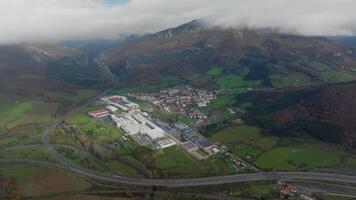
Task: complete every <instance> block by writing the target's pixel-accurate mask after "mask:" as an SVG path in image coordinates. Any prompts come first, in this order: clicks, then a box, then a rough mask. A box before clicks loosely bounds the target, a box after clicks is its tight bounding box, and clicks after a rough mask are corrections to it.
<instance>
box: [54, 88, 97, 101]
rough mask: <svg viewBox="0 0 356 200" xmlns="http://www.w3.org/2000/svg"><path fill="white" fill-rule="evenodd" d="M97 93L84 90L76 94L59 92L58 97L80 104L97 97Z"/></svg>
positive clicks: (91, 90)
mask: <svg viewBox="0 0 356 200" xmlns="http://www.w3.org/2000/svg"><path fill="white" fill-rule="evenodd" d="M96 93H97V91H96V90H94V89H82V90H78V91H77V92H76V93H67V92H62V91H60V92H57V93H56V95H57V96H59V97H61V98H63V99H64V100H66V101H70V102H80V101H83V100H85V99H88V98H90V97H92V96H94V95H96Z"/></svg>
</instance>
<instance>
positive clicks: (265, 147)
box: [211, 125, 356, 171]
mask: <svg viewBox="0 0 356 200" xmlns="http://www.w3.org/2000/svg"><path fill="white" fill-rule="evenodd" d="M211 139H212V140H213V141H216V142H219V143H221V144H225V145H227V146H228V147H230V148H231V152H232V153H233V154H234V155H236V156H238V157H241V158H243V159H246V160H248V161H249V162H252V163H253V164H254V165H256V166H257V167H259V168H262V169H266V170H285V171H293V170H303V169H312V168H323V167H354V166H356V157H355V156H352V155H350V154H349V153H344V149H343V148H341V147H332V148H331V147H330V146H329V145H328V144H323V143H321V142H318V141H314V142H315V143H314V144H312V143H310V142H311V141H312V139H304V140H300V141H298V142H295V143H297V144H298V145H296V144H295V143H289V139H283V142H282V144H279V141H281V140H282V139H280V138H278V137H271V136H268V137H266V136H262V135H261V133H260V130H259V129H258V128H256V127H252V126H247V125H241V126H237V127H230V128H226V129H224V130H222V131H220V132H218V133H215V134H213V135H212V136H211ZM286 142H287V143H286ZM306 155H307V156H306ZM247 156H248V157H247ZM248 158H249V159H248Z"/></svg>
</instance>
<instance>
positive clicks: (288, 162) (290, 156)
mask: <svg viewBox="0 0 356 200" xmlns="http://www.w3.org/2000/svg"><path fill="white" fill-rule="evenodd" d="M342 157H343V154H342V153H341V152H340V151H339V150H336V151H335V150H333V149H330V148H328V147H327V146H326V145H318V144H309V145H297V146H288V147H277V148H275V149H273V150H271V151H267V152H265V153H263V154H262V155H261V156H260V157H259V158H258V159H257V160H256V161H255V164H256V166H258V167H260V168H263V169H269V170H287V171H291V170H300V169H312V168H322V167H337V166H343V162H342V159H341V158H342ZM349 159H352V158H349ZM352 160H355V158H353V159H352Z"/></svg>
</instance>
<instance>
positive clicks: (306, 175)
mask: <svg viewBox="0 0 356 200" xmlns="http://www.w3.org/2000/svg"><path fill="white" fill-rule="evenodd" d="M108 91H110V90H107V91H104V92H102V93H100V94H98V95H96V96H95V97H93V98H91V99H90V100H88V101H86V102H85V103H83V104H82V105H80V106H78V107H76V108H74V109H72V110H71V111H69V112H67V113H66V114H64V115H63V116H61V117H59V118H57V119H56V120H55V121H54V122H53V123H52V125H50V126H49V127H48V128H46V129H45V131H44V132H43V137H42V143H43V147H44V148H45V149H46V150H47V151H48V152H49V153H50V155H51V156H52V157H53V159H54V160H55V161H57V162H58V163H59V165H60V166H58V165H55V164H50V163H46V162H39V161H29V160H18V159H17V160H16V159H7V160H2V161H0V162H8V163H13V162H18V163H21V162H23V163H33V164H45V165H50V166H52V167H60V168H63V169H66V170H69V171H71V172H74V173H77V174H80V175H83V176H86V177H89V178H93V179H96V180H100V181H106V182H112V183H121V184H133V185H144V186H167V187H187V186H206V185H218V184H226V183H238V182H247V181H262V180H277V179H285V180H320V181H336V182H347V183H356V176H350V175H341V174H330V173H315V172H261V173H252V174H237V175H229V176H216V177H206V178H191V179H145V178H134V177H125V176H117V175H108V174H102V173H99V172H96V171H93V170H89V169H86V168H83V167H81V166H79V165H77V164H75V163H73V162H71V161H70V160H69V159H67V158H65V157H63V156H62V155H60V154H59V153H58V152H57V151H56V150H55V149H54V147H55V146H52V145H51V144H50V140H49V139H50V135H51V133H52V132H53V131H54V130H55V129H56V127H57V126H58V125H60V123H61V122H62V120H63V119H65V118H66V116H69V115H70V114H71V113H75V112H76V111H77V110H79V109H80V108H82V107H84V106H86V105H88V104H90V103H92V102H94V101H96V99H97V98H98V97H100V96H102V95H104V94H105V93H107V92H108Z"/></svg>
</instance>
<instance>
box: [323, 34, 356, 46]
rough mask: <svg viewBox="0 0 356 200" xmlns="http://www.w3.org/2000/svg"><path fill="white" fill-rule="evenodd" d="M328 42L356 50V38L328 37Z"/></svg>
mask: <svg viewBox="0 0 356 200" xmlns="http://www.w3.org/2000/svg"><path fill="white" fill-rule="evenodd" d="M328 38H329V39H330V40H334V41H336V42H338V43H340V44H343V45H346V46H349V47H352V48H356V37H355V36H338V37H337V36H335V37H328Z"/></svg>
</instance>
